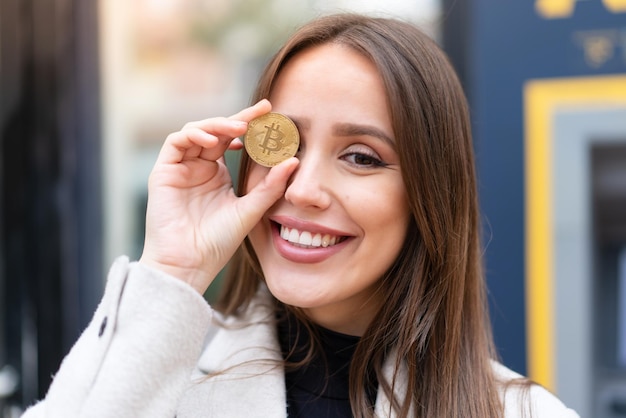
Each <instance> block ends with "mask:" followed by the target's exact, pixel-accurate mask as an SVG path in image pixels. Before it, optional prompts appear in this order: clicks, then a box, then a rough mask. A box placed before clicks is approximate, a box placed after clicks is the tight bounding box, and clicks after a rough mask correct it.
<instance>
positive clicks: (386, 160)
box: [27, 15, 576, 418]
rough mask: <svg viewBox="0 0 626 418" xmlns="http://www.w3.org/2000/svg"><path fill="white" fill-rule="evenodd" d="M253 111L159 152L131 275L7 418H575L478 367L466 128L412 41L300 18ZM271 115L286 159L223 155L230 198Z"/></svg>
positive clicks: (391, 25)
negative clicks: (291, 135)
mask: <svg viewBox="0 0 626 418" xmlns="http://www.w3.org/2000/svg"><path fill="white" fill-rule="evenodd" d="M254 99H255V100H254V102H255V103H256V104H255V105H253V106H252V107H249V108H247V109H244V110H243V111H241V112H240V113H238V114H236V115H234V116H231V117H230V118H213V119H207V120H204V121H200V122H195V123H191V124H188V125H187V126H186V127H185V128H184V129H183V130H181V131H180V132H177V133H175V134H172V135H170V136H169V137H168V138H167V140H166V141H165V144H164V146H163V148H162V150H161V153H160V155H159V158H158V160H157V163H156V165H155V168H154V170H153V172H152V174H151V177H150V184H149V196H150V197H149V202H148V212H147V226H146V230H147V232H146V240H145V247H144V252H143V255H142V257H141V260H140V261H139V263H130V264H129V263H128V262H127V261H126V260H125V259H120V260H118V261H117V262H116V264H115V265H114V266H113V268H112V270H111V273H110V275H109V281H108V284H107V289H106V292H105V296H104V298H103V301H102V303H101V305H100V307H99V308H98V311H97V312H96V314H95V317H94V320H93V322H92V324H91V325H90V327H89V328H88V329H87V330H86V331H85V333H84V334H83V336H81V338H80V339H79V341H78V342H77V344H76V345H75V347H74V348H73V349H72V352H71V353H70V354H69V355H68V357H67V358H66V359H65V360H64V363H63V365H62V367H61V369H60V371H59V373H58V374H57V375H56V376H55V379H54V381H53V384H52V386H51V389H50V391H49V393H48V395H47V396H46V399H45V400H44V401H42V402H40V403H39V404H37V405H36V406H34V407H33V408H31V409H30V410H29V411H28V412H27V416H29V417H31V416H32V417H37V416H64V417H70V416H89V417H95V416H103V417H104V416H115V417H120V416H129V417H130V416H132V417H137V416H141V417H143V416H146V417H173V416H177V417H201V416H221V417H240V416H248V417H253V416H262V417H284V416H301V417H304V416H329V417H330V416H359V417H360V416H378V417H383V416H398V417H408V416H417V417H459V416H463V417H481V418H483V417H501V416H506V417H516V416H522V415H525V414H529V415H532V416H535V417H576V414H575V413H574V412H573V411H571V410H569V409H567V408H566V407H564V406H563V405H562V404H561V403H560V402H559V401H558V400H557V399H556V398H554V397H553V396H552V395H551V394H549V393H548V392H547V391H546V390H544V389H542V388H540V387H538V386H536V385H530V384H528V383H525V382H524V380H523V379H521V378H520V376H519V375H516V374H515V373H513V372H512V371H510V370H508V369H506V368H505V367H504V366H502V365H500V364H498V363H497V362H496V361H494V360H493V359H494V357H495V355H494V352H493V345H492V340H491V332H490V329H489V321H488V318H487V311H486V308H485V289H484V278H483V274H482V271H481V260H480V254H481V247H480V239H479V234H480V230H479V222H478V205H477V198H476V185H475V174H474V167H473V157H472V144H471V136H470V131H469V122H468V115H467V108H466V104H465V99H464V97H463V93H462V90H461V87H460V86H459V83H458V80H457V78H456V76H455V74H454V71H453V70H452V68H451V67H450V65H449V64H448V62H447V60H446V58H445V56H444V54H443V53H442V52H441V51H440V50H439V48H438V47H437V46H436V45H435V44H434V43H433V42H432V41H431V40H429V39H428V38H427V37H426V36H424V35H423V34H422V33H421V32H419V31H418V30H417V29H416V28H414V27H413V26H411V25H409V24H406V23H402V22H399V21H395V20H387V19H375V18H368V17H363V16H357V15H336V16H329V17H324V18H321V19H318V20H315V21H313V22H311V23H309V24H308V25H306V26H304V27H303V28H301V29H300V30H298V31H297V32H296V33H295V34H294V35H293V36H292V37H291V39H290V40H289V41H288V42H287V43H286V45H285V46H284V47H283V48H282V49H281V50H280V51H279V52H278V53H277V55H276V56H275V57H274V58H273V59H272V60H271V61H270V63H269V64H268V66H267V68H266V69H265V71H264V72H263V74H262V77H261V79H260V82H259V85H258V88H257V91H256V93H255V98H254ZM270 110H273V111H276V112H280V113H283V114H285V115H287V116H289V117H291V118H292V119H293V120H294V121H295V122H296V124H297V126H298V130H299V132H300V135H301V147H300V149H299V151H298V154H297V156H296V158H291V159H288V160H287V161H285V162H283V163H281V164H280V165H278V166H276V167H274V168H272V169H269V168H265V167H262V166H260V165H257V164H256V163H253V162H252V161H251V160H249V159H248V157H247V155H246V154H245V153H243V154H242V162H241V173H240V178H241V179H242V181H241V184H240V185H239V193H238V194H239V197H238V196H236V195H235V193H234V191H233V189H232V185H231V181H230V177H229V175H228V171H227V169H226V167H225V166H224V163H223V158H222V156H223V153H224V152H225V150H226V149H228V148H231V149H240V148H241V142H239V141H238V140H236V139H235V140H233V138H236V137H238V136H241V135H243V134H244V133H245V131H246V128H247V123H248V122H250V121H251V120H252V119H254V118H257V117H259V116H261V115H264V114H265V113H267V112H269V111H270ZM242 243H243V245H241V244H242ZM240 245H241V247H240ZM239 247H240V248H239ZM238 248H239V249H238ZM233 255H235V256H234V258H233V260H232V262H231V264H230V269H229V277H228V279H227V282H226V284H225V286H224V289H223V295H222V297H221V300H220V302H219V304H218V309H219V313H215V314H214V318H213V321H212V324H209V322H210V317H211V310H210V308H208V307H207V306H206V304H205V302H204V300H203V299H202V298H201V295H202V294H203V293H204V291H205V290H206V289H207V288H208V286H209V285H210V283H211V282H212V280H213V279H214V277H215V276H216V275H217V274H218V272H219V271H220V270H221V269H222V268H223V267H224V266H225V265H226V263H227V262H228V261H229V260H230V259H231V257H233ZM207 330H208V331H207ZM202 341H205V343H204V345H203V343H202ZM198 358H199V360H198ZM190 375H191V379H190V378H189V376H190Z"/></svg>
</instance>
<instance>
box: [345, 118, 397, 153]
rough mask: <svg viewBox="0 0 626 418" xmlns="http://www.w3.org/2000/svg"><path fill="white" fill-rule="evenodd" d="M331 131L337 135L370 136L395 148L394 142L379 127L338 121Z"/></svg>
mask: <svg viewBox="0 0 626 418" xmlns="http://www.w3.org/2000/svg"><path fill="white" fill-rule="evenodd" d="M333 132H334V134H335V135H338V136H361V135H365V136H372V137H374V138H378V139H381V140H383V141H384V142H386V143H387V145H389V146H391V147H393V148H395V147H396V142H395V141H394V140H393V139H392V138H391V137H390V136H389V135H387V134H386V133H385V132H384V131H382V130H381V129H378V128H377V127H375V126H372V125H362V124H356V123H339V124H337V125H335V126H333Z"/></svg>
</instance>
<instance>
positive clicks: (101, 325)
mask: <svg viewBox="0 0 626 418" xmlns="http://www.w3.org/2000/svg"><path fill="white" fill-rule="evenodd" d="M106 327H107V317H106V316H105V317H104V319H103V320H102V323H101V324H100V331H98V337H102V334H104V330H105V329H106Z"/></svg>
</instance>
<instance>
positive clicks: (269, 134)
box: [243, 113, 300, 167]
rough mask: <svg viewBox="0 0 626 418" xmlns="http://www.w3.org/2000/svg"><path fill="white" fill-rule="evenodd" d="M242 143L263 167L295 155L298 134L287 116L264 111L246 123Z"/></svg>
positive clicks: (298, 142)
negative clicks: (263, 113)
mask: <svg viewBox="0 0 626 418" xmlns="http://www.w3.org/2000/svg"><path fill="white" fill-rule="evenodd" d="M243 143H244V145H245V147H246V151H247V152H248V155H250V158H252V159H253V160H254V161H256V162H257V163H258V164H261V165H263V166H265V167H273V166H275V165H278V164H280V163H281V162H283V161H285V160H286V159H287V158H290V157H293V156H294V155H296V153H297V152H298V147H299V146H300V134H299V133H298V128H297V127H296V124H295V123H293V121H292V120H291V119H289V118H288V117H287V116H285V115H283V114H280V113H266V114H265V115H263V116H259V117H258V118H256V119H253V120H251V121H250V123H248V130H247V131H246V134H245V135H244V138H243Z"/></svg>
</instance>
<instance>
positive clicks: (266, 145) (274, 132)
mask: <svg viewBox="0 0 626 418" xmlns="http://www.w3.org/2000/svg"><path fill="white" fill-rule="evenodd" d="M265 129H267V131H266V132H265V138H264V139H263V143H262V144H261V145H260V146H261V148H262V149H263V153H265V154H267V155H269V154H270V153H271V152H272V151H280V150H281V149H282V148H283V144H282V139H283V137H284V135H283V133H282V131H281V130H280V125H279V124H276V123H272V126H268V125H265ZM270 145H272V146H270Z"/></svg>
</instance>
